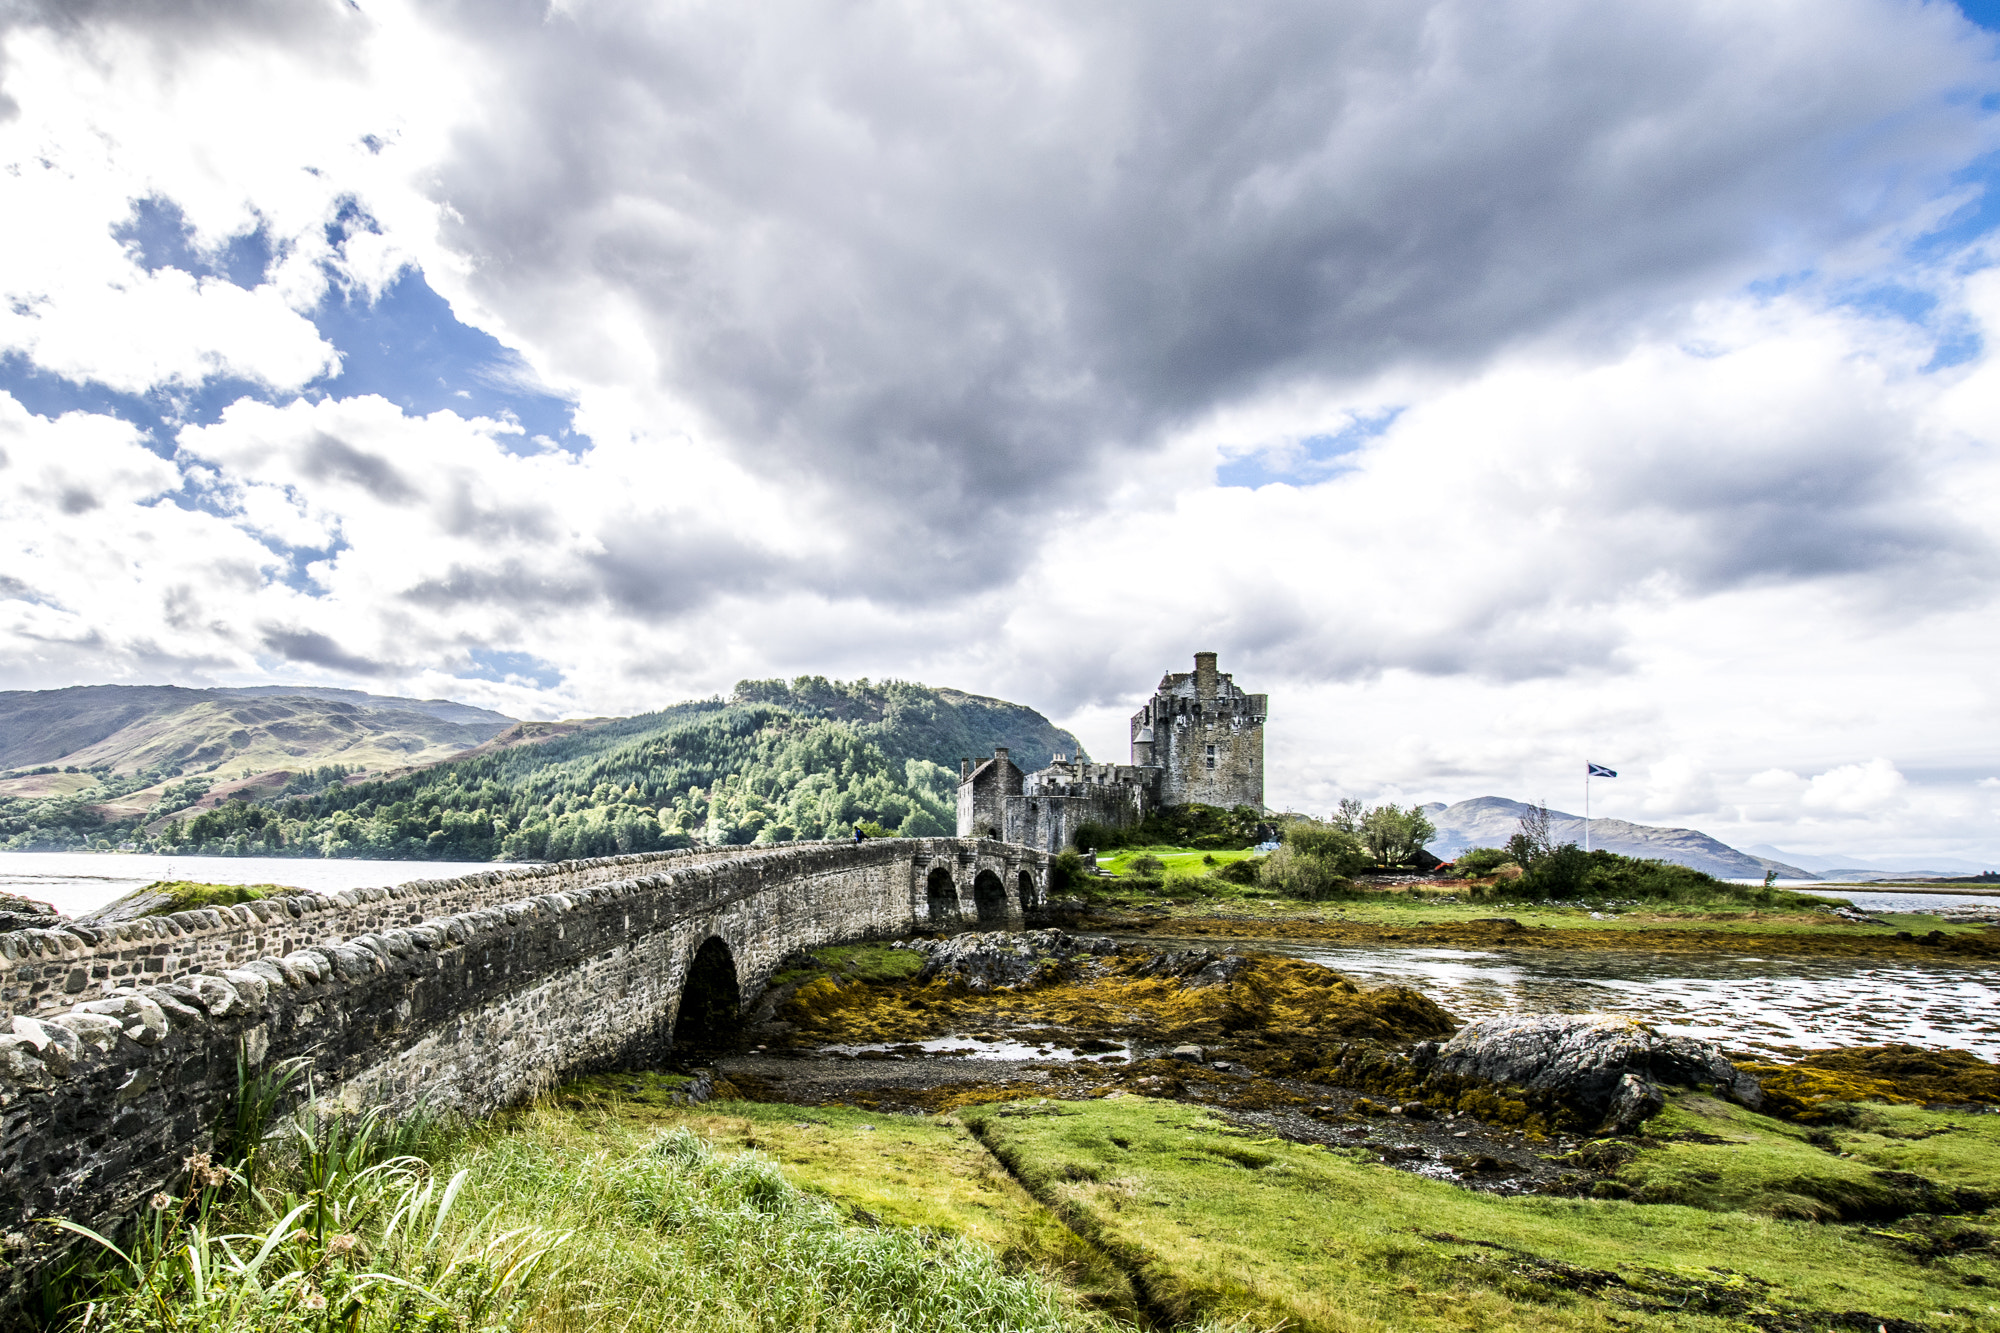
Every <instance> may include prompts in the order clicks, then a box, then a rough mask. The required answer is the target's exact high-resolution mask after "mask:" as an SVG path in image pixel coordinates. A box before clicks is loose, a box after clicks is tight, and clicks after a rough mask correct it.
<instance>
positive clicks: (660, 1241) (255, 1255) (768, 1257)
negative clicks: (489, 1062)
mask: <svg viewBox="0 0 2000 1333" xmlns="http://www.w3.org/2000/svg"><path fill="white" fill-rule="evenodd" d="M568 1100H569V1101H570V1102H571V1103H572V1104H571V1105H567V1106H558V1105H545V1106H541V1107H537V1108H535V1109H532V1110H528V1111H525V1112H521V1113H516V1114H512V1115H507V1116H503V1117H500V1118H498V1119H496V1120H494V1121H493V1122H491V1123H489V1124H487V1125H483V1126H480V1127H478V1128H476V1129H472V1130H467V1131H462V1132H460V1133H457V1134H451V1135H435V1136H431V1139H430V1142H429V1143H428V1144H427V1145H426V1146H425V1150H424V1151H423V1152H422V1153H421V1155H397V1156H386V1155H383V1154H381V1153H370V1152H367V1151H365V1150H363V1151H358V1152H357V1151H346V1152H344V1153H341V1154H336V1155H335V1157H334V1158H333V1159H329V1158H327V1157H325V1156H324V1155H321V1156H317V1157H316V1156H314V1155H313V1154H312V1153H310V1152H308V1153H306V1154H304V1155H301V1154H300V1153H298V1152H296V1151H292V1150H289V1149H286V1148H283V1147H282V1146H281V1147H280V1148H279V1149H277V1150H275V1151H274V1152H273V1153H272V1154H271V1155H270V1157H269V1159H268V1160H267V1161H266V1162H265V1164H264V1165H262V1166H261V1167H252V1168H250V1169H249V1170H248V1172H247V1177H248V1179H241V1180H238V1179H233V1178H232V1179H228V1180H225V1179H224V1176H225V1175H226V1174H227V1173H221V1172H212V1171H211V1169H210V1168H209V1167H208V1166H207V1164H206V1163H202V1162H197V1163H196V1164H195V1171H196V1178H195V1179H194V1180H192V1181H191V1182H190V1185H189V1187H188V1190H187V1191H186V1193H187V1194H188V1195H189V1196H191V1197H188V1198H185V1199H183V1198H178V1197H172V1196H164V1195H163V1196H160V1197H159V1198H158V1199H156V1201H155V1207H154V1208H153V1209H150V1210H148V1211H147V1213H146V1214H145V1215H144V1216H143V1217H142V1219H141V1223H140V1226H139V1230H138V1232H137V1233H136V1234H134V1235H127V1236H123V1237H120V1238H119V1239H120V1240H121V1241H122V1242H123V1244H122V1246H121V1248H120V1249H118V1250H117V1251H116V1252H112V1251H108V1250H107V1252H106V1253H105V1256H104V1257H105V1262H104V1264H103V1265H102V1266H101V1267H100V1269H99V1271H98V1272H97V1273H96V1274H95V1275H94V1276H93V1277H90V1278H87V1279H81V1278H80V1279H76V1280H73V1281H72V1282H71V1283H70V1284H68V1287H67V1289H66V1291H65V1292H63V1293H60V1294H59V1295H58V1294H52V1301H53V1303H56V1304H58V1305H60V1306H61V1307H62V1308H60V1309H59V1310H57V1311H54V1312H52V1313H53V1316H54V1317H52V1318H51V1319H49V1320H48V1322H47V1323H46V1324H45V1325H44V1326H45V1327H52V1328H58V1329H62V1330H65V1333H85V1331H86V1330H89V1331H91V1333H95V1331H96V1330H120V1331H123V1333H142V1331H143V1333H155V1331H156V1330H157V1331H159V1333H165V1331H166V1330H190V1331H193V1330H201V1331H202V1333H236V1331H238V1330H241V1331H242V1333H251V1331H252V1330H258V1331H260V1333H261V1331H263V1330H301V1331H302V1333H303V1331H307V1330H310V1331H311V1333H334V1330H341V1331H342V1333H361V1331H363V1330H369V1331H379V1333H390V1331H392V1330H393V1331H394V1333H405V1331H406V1330H409V1331H414V1330H418V1329H439V1330H443V1329H451V1330H463V1331H465V1333H473V1331H477V1333H501V1331H502V1330H508V1331H510V1333H511V1331H512V1330H522V1331H524V1333H525V1331H534V1333H542V1331H547V1333H557V1331H561V1333H573V1331H574V1333H581V1331H582V1330H592V1331H593V1333H598V1331H601V1330H622V1329H633V1330H641V1329H643V1330H656V1329H674V1328H685V1329H702V1330H759V1331H764V1330H780V1329H783V1330H797V1329H803V1330H814V1331H815V1333H846V1331H847V1330H861V1329H870V1330H909V1331H910V1333H918V1331H921V1330H938V1331H939V1333H943V1331H944V1330H958V1329H969V1328H991V1329H1009V1330H1015V1329H1018V1330H1023V1331H1024V1333H1030V1331H1031V1333H1058V1331H1059V1330H1080V1329H1089V1328H1096V1327H1102V1326H1103V1325H1104V1321H1103V1318H1102V1317H1101V1316H1099V1315H1096V1314H1094V1313H1092V1312H1091V1311H1090V1310H1089V1309H1088V1308H1087V1307H1086V1305H1085V1304H1084V1302H1083V1300H1082V1299H1081V1298H1080V1297H1079V1296H1078V1295H1076V1294H1074V1292H1075V1291H1082V1292H1086V1293H1089V1292H1092V1291H1093V1286H1092V1279H1093V1276H1094V1274H1093V1272H1092V1271H1091V1270H1090V1267H1089V1264H1088V1262H1087V1260H1088V1252H1087V1250H1086V1248H1085V1247H1083V1246H1082V1245H1081V1244H1080V1243H1079V1242H1078V1241H1077V1240H1076V1239H1075V1238H1074V1236H1073V1235H1071V1234H1070V1233H1069V1232H1068V1231H1067V1230H1065V1229H1064V1228H1062V1227H1061V1226H1059V1225H1056V1224H1055V1223H1054V1222H1053V1221H1052V1220H1051V1219H1050V1218H1049V1217H1048V1216H1047V1214H1046V1211H1045V1210H1042V1209H1040V1208H1039V1207H1038V1206H1037V1205H1035V1204H1034V1203H1033V1201H1032V1200H1029V1199H1027V1197H1026V1196H1025V1195H1024V1194H1023V1193H1022V1192H1021V1191H1020V1190H1019V1188H1018V1187H1017V1186H1014V1185H1013V1183H1012V1182H1011V1181H1009V1180H1008V1179H1007V1178H1006V1177H1005V1176H1004V1174H1002V1173H1000V1172H998V1171H997V1170H996V1169H994V1168H992V1167H990V1166H988V1167H987V1168H986V1169H985V1172H984V1177H985V1178H984V1179H981V1178H980V1172H979V1171H977V1170H966V1171H961V1172H960V1173H959V1182H958V1183H959V1188H958V1189H956V1190H954V1189H953V1188H952V1185H953V1178H952V1176H951V1173H950V1172H949V1171H941V1170H939V1169H937V1167H938V1159H940V1158H941V1157H946V1158H948V1157H950V1156H951V1154H950V1153H949V1152H947V1151H945V1150H944V1149H941V1148H938V1147H937V1146H936V1145H935V1143H934V1142H932V1141H934V1140H935V1139H936V1137H937V1136H936V1135H934V1134H933V1135H928V1136H925V1135H923V1134H922V1131H921V1130H919V1129H915V1128H914V1127H913V1128H912V1129H911V1130H910V1132H909V1133H907V1134H905V1135H904V1139H903V1140H902V1141H901V1142H902V1143H903V1145H904V1147H905V1149H907V1150H908V1156H907V1158H906V1161H908V1162H911V1163H920V1164H922V1165H923V1166H924V1168H925V1179H924V1188H923V1191H922V1193H923V1194H924V1200H923V1202H922V1203H921V1204H918V1203H917V1202H915V1201H914V1194H915V1191H911V1190H905V1191H903V1192H902V1194H900V1195H899V1194H898V1193H897V1191H896V1189H895V1187H894V1183H893V1179H892V1178H891V1172H892V1170H893V1169H894V1168H892V1166H891V1162H892V1160H893V1156H894V1155H893V1154H889V1155H883V1156H881V1157H878V1158H876V1159H874V1161H873V1166H872V1169H873V1171H874V1175H875V1178H876V1179H877V1180H878V1182H880V1183H879V1184H878V1186H877V1188H875V1189H874V1190H873V1191H872V1192H869V1193H868V1194H867V1195H866V1197H867V1198H868V1199H869V1200H870V1201H872V1202H873V1203H875V1204H876V1205H877V1206H878V1207H879V1208H881V1209H882V1210H883V1212H884V1213H885V1214H888V1215H892V1216H897V1217H898V1221H897V1222H896V1223H893V1224H892V1223H889V1222H886V1221H884V1220H883V1216H882V1215H881V1214H877V1213H875V1212H872V1211H869V1210H868V1209H866V1208H863V1207H861V1206H859V1205H858V1204H856V1203H855V1202H851V1201H850V1202H846V1203H845V1204H843V1203H837V1202H836V1201H834V1200H833V1199H832V1198H830V1197H828V1195H827V1193H826V1192H824V1191H822V1190H815V1189H813V1188H810V1187H809V1181H810V1175H811V1173H810V1172H807V1173H804V1174H805V1175H806V1177H807V1179H806V1180H805V1181H801V1180H799V1179H795V1178H790V1177H788V1176H787V1174H786V1173H785V1171H783V1170H781V1168H780V1166H779V1164H778V1162H777V1161H776V1160H774V1159H773V1158H772V1157H771V1156H770V1155H768V1154H767V1153H765V1152H763V1151H759V1150H757V1149H756V1148H754V1147H752V1145H753V1144H754V1143H756V1141H757V1140H756V1134H755V1132H754V1131H751V1132H746V1133H744V1134H741V1135H739V1136H737V1141H738V1142H739V1143H740V1144H741V1150H731V1149H728V1148H718V1147H717V1146H716V1145H715V1144H714V1143H713V1142H712V1141H711V1138H710V1137H709V1136H708V1135H706V1134H704V1133H701V1132H697V1131H698V1130H699V1129H701V1128H703V1121H702V1120H701V1119H700V1118H692V1119H690V1118H687V1117H679V1118H675V1117H667V1116H662V1115H660V1114H657V1113H656V1112H655V1111H654V1109H653V1108H650V1107H648V1106H647V1105H646V1104H645V1103H644V1102H643V1101H639V1102H634V1103H622V1102H621V1104H620V1106H619V1109H618V1110H617V1111H607V1110H606V1109H605V1107H604V1104H603V1099H602V1098H600V1097H587V1098H581V1099H578V1098H571V1099H568ZM802 1114H809V1115H811V1116H812V1117H814V1118H815V1119H816V1120H817V1121H818V1122H819V1123H821V1124H826V1123H827V1120H828V1117H827V1113H824V1112H811V1113H800V1112H796V1111H794V1112H792V1115H793V1116H794V1117H798V1116H800V1115H802ZM332 1123H333V1124H335V1125H338V1124H339V1123H340V1122H339V1121H338V1120H335V1121H333V1122H332ZM913 1134H914V1135H918V1136H920V1137H923V1138H924V1139H925V1140H926V1142H925V1143H922V1144H919V1143H917V1142H915V1141H914V1140H912V1138H911V1135H913ZM336 1137H338V1131H337V1130H336ZM874 1141H875V1140H870V1142H871V1143H872V1142H874ZM957 1156H958V1157H960V1158H964V1157H979V1158H980V1159H981V1160H984V1159H983V1154H980V1153H979V1152H978V1150H977V1148H976V1145H970V1144H966V1145H964V1146H963V1149H962V1150H961V1151H960V1152H959V1153H958V1154H957ZM203 1179H208V1180H211V1181H213V1182H215V1183H214V1184H213V1185H212V1187H210V1188H207V1189H203V1188H200V1181H201V1180H203ZM253 1180H254V1184H255V1188H254V1189H253V1188H251V1181H253ZM982 1191H984V1192H985V1193H987V1194H990V1195H993V1196H995V1197H996V1198H997V1199H998V1205H997V1206H996V1205H994V1204H991V1203H988V1202H986V1201H984V1200H982V1199H980V1198H979V1197H978V1196H979V1195H980V1193H981V1192H982ZM980 1209H985V1210H986V1211H988V1212H990V1213H992V1214H993V1215H994V1216H996V1217H998V1218H1000V1219H1002V1220H1000V1221H998V1222H994V1223H984V1222H982V1223H981V1224H980V1225H977V1226H975V1225H973V1224H972V1223H973V1220H974V1216H975V1214H976V1212H977V1211H978V1210H980ZM995 1242H998V1243H995ZM1079 1256H1083V1258H1082V1259H1079ZM1038 1268H1043V1269H1047V1270H1049V1271H1051V1272H1057V1273H1061V1274H1062V1275H1063V1276H1065V1277H1068V1278H1069V1279H1070V1281H1071V1284H1072V1285H1071V1286H1070V1287H1065V1286H1062V1285H1060V1284H1058V1283H1057V1282H1055V1281H1053V1280H1052V1279H1051V1278H1050V1277H1048V1276H1045V1275H1044V1274H1043V1273H1042V1272H1038V1271H1036V1270H1037V1269H1038ZM1098 1268H1099V1270H1101V1271H1100V1272H1099V1273H1097V1274H1095V1276H1102V1277H1105V1280H1106V1281H1108V1282H1109V1283H1110V1287H1109V1288H1108V1289H1107V1290H1106V1291H1105V1292H1104V1297H1105V1303H1107V1304H1110V1305H1112V1306H1113V1307H1115V1306H1116V1303H1117V1292H1116V1285H1117V1281H1118V1276H1117V1274H1116V1273H1115V1271H1111V1270H1104V1269H1103V1266H1102V1265H1101V1264H1100V1265H1099V1266H1098Z"/></svg>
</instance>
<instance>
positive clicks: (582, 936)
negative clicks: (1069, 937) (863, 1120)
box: [0, 838, 1048, 1307]
mask: <svg viewBox="0 0 2000 1333" xmlns="http://www.w3.org/2000/svg"><path fill="white" fill-rule="evenodd" d="M1047 872H1048V858H1047V857H1046V855H1044V854H1039V853H1036V852H1033V851H1031V850H1029V849H1026V848H1021V847H1015V846H1008V845H1005V844H1001V843H997V842H991V841H987V842H978V841H966V840H959V839H950V838H932V839H900V838H899V839H883V840H877V841H871V842H865V843H861V844H858V845H857V844H851V843H808V844H798V845H792V846H784V847H777V848H768V849H767V848H746V849H737V850H733V851H713V850H711V851H701V852H681V853H664V854H658V855H651V856H631V857H616V858H609V859H605V860H599V861H582V862H565V863H563V864H560V865H552V866H538V867H533V868H529V869H524V870H518V871H508V872H495V873H492V874H486V875H475V876H469V877H467V878H466V879H462V880H445V881H433V882H429V883H423V884H413V885H406V886H403V887H402V888H398V889H371V890H365V891H360V892H351V893H342V894H338V895H333V896H332V897H331V898H321V897H319V896H318V895H309V894H302V895H292V896H288V897H283V898H276V899H266V900H264V901H262V902H257V903H246V904H243V905H241V906H238V907H231V908H215V909H207V910H204V911H200V912H186V913H177V914H175V915H174V916H172V917H160V918H149V919H147V920H144V921H135V922H129V923H125V924H124V925H122V926H119V927H116V928H112V927H105V928H102V929H92V928H90V927H87V926H67V927H64V928H61V929H56V930H35V931H18V932H13V933H11V934H4V935H0V954H3V955H4V956H5V957H6V958H7V960H8V963H9V966H10V968H11V969H12V974H13V976H14V981H13V991H14V994H13V995H12V997H11V1000H10V1003H11V1004H12V1005H13V1013H12V1016H11V1017H9V1018H7V1019H5V1020H0V1232H4V1235H0V1246H4V1247H6V1251H7V1252H6V1255H5V1258H6V1261H7V1262H6V1263H5V1265H4V1266H0V1307H11V1306H14V1305H16V1304H17V1303H18V1302H19V1301H20V1299H21V1298H22V1296H23V1295H24V1294H25V1293H26V1292H27V1291H28V1290H29V1289H30V1287H31V1286H32V1284H33V1282H34V1281H35V1274H36V1272H37V1271H38V1270H39V1269H40V1268H41V1266H42V1264H43V1263H44V1262H46V1261H47V1260H48V1259H49V1258H50V1257H51V1255H53V1254H54V1253H56V1252H57V1250H58V1249H59V1248H60V1247H59V1246H58V1245H57V1244H56V1241H55V1239H54V1237H55V1235H56V1234H57V1233H51V1232H49V1231H48V1229H47V1228H35V1227H32V1226H31V1223H32V1221H33V1219H35V1218H45V1217H67V1218H70V1219H72V1220H74V1221H76V1222H79V1223H82V1224H83V1225H86V1226H90V1227H93V1228H96V1229H98V1230H100V1231H108V1230H109V1229H112V1228H115V1227H116V1226H117V1224H118V1222H119V1221H120V1219H122V1218H125V1217H128V1216H130V1215H131V1214H132V1213H133V1212H134V1211H135V1210H136V1209H137V1208H138V1207H139V1206H140V1204H141V1202H142V1201H143V1200H144V1199H146V1198H147V1197H149V1196H150V1195H151V1194H153V1193H154V1192H155V1191H176V1190H178V1188H179V1185H180V1177H181V1173H182V1169H183V1168H182V1163H183V1162H184V1161H185V1160H186V1158H187V1156H188V1155H189V1154H190V1153H193V1152H198V1151H204V1150H207V1149H208V1148H210V1147H211V1145H212V1143H213V1136H214V1129H215V1126H216V1124H217V1123H218V1120H219V1119H220V1117H221V1115H222V1113H223V1112H224V1111H225V1110H226V1109H227V1107H228V1106H229V1104H230V1102H231V1100H232V1098H233V1097H234V1096H235V1094H236V1090H237V1077H238V1075H237V1068H238V1066H237V1062H238V1058H239V1056H240V1057H241V1058H242V1060H243V1061H244V1062H245V1063H246V1064H247V1065H248V1066H249V1067H251V1068H257V1067H264V1066H268V1065H270V1064H271V1063H272V1062H274V1061H278V1060H284V1059H292V1058H299V1059H303V1060H305V1061H307V1062H309V1064H310V1066H311V1069H312V1076H313V1083H314V1084H315V1085H316V1086H317V1087H318V1088H320V1089H322V1090H326V1092H327V1095H331V1096H333V1097H336V1098H339V1099H341V1100H344V1101H346V1102H348V1103H350V1104H354V1105H386V1106H390V1107H407V1106H409V1105H411V1104H412V1103H414V1102H415V1101H416V1100H417V1099H418V1098H419V1097H420V1096H421V1097H422V1098H424V1099H425V1100H427V1101H428V1102H429V1103H430V1104H431V1105H433V1106H436V1107H439V1108H454V1109H457V1110H460V1111H463V1112H465V1113H467V1114H470V1115H478V1114H482V1113H485V1112H488V1111H491V1110H493V1109H494V1108H496V1107H499V1106H503V1105H506V1104H508V1103H510V1102H514V1101H518V1100H520V1099H522V1098H524V1097H528V1096H531V1095H533V1094H534V1093H536V1092H538V1091H540V1090H542V1089H545V1088H547V1087H550V1086H552V1085H553V1084H554V1083H556V1082H557V1081H559V1080H560V1079H562V1078H564V1077H567V1076H571V1075H575V1074H579V1073H583V1072H588V1071H590V1070H593V1069H602V1068H613V1067H619V1066H624V1065H630V1064H633V1063H640V1062H644V1061H647V1060H651V1059H656V1058H657V1057H658V1056H659V1055H660V1054H661V1053H662V1052H663V1051H664V1050H665V1049H666V1048H667V1047H668V1046H670V1045H671V1043H672V1034H673V1028H674V1021H675V1018H676V1017H677V1015H678V1012H679V1007H680V1001H681V994H682V986H683V982H684V981H685V979H686V976H687V970H688V965H689V963H690V961H691V960H692V959H693V957H694V955H695V953H696V951H697V950H699V949H700V948H701V947H702V946H703V945H704V944H705V943H707V942H709V941H711V940H717V939H719V940H720V941H722V943H723V945H724V946H725V947H726V948H727V950H728V952H729V955H730V957H731V959H732V961H733V964H734V967H735V969H736V973H737V979H738V983H739V985H740V987H741V991H742V995H743V996H744V998H745V1000H746V1001H747V1000H749V999H751V998H753V997H754V996H755V995H756V993H757V992H758V991H759V990H760V989H761V988H762V986H763V985H764V983H765V982H766V981H767V980H768V979H769V977H770V976H771V974H772V972H773V971H774V970H775V969H776V968H777V966H778V964H779V962H780V961H781V960H782V959H784V958H785V957H786V956H788V955H790V954H792V953H794V952H796V951H798V950H801V949H807V948H814V947H817V946H819V945H823V944H828V943H833V942H837V941H840V940H851V939H861V938H869V937H880V936H891V935H900V934H908V933H911V932H912V931H916V930H922V929H926V928H936V927H949V926H952V925H956V924H957V923H958V922H961V921H965V922H970V921H974V920H977V921H980V922H981V923H982V925H984V926H986V927H987V928H998V927H1001V926H1005V927H1006V928H1009V929H1016V930H1018V929H1020V928H1021V926H1022V924H1023V922H1024V919H1025V918H1027V917H1028V916H1030V915H1033V914H1036V913H1038V912H1039V910H1040V909H1041V908H1042V907H1043V906H1044V905H1045V901H1046V896H1047V888H1048V877H1047ZM156 959H157V960H160V966H159V967H158V968H157V969H153V970H149V969H148V967H147V964H148V963H150V962H152V961H153V960H156ZM100 968H102V969H103V974H102V975H99V969H100ZM117 969H123V974H122V976H115V975H113V973H114V972H115V971H116V970H117ZM79 971H80V972H81V973H82V974H83V978H84V981H83V988H82V989H80V990H77V991H70V990H68V989H67V987H68V986H69V984H70V979H71V978H72V977H74V976H75V975H76V974H77V973H78V972H79ZM26 974H32V975H31V976H29V979H27V980H23V979H22V978H23V976H24V975H26ZM52 997H62V998H52ZM65 999H66V1001H67V1003H66V1004H65V1003H64V1000H65Z"/></svg>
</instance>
